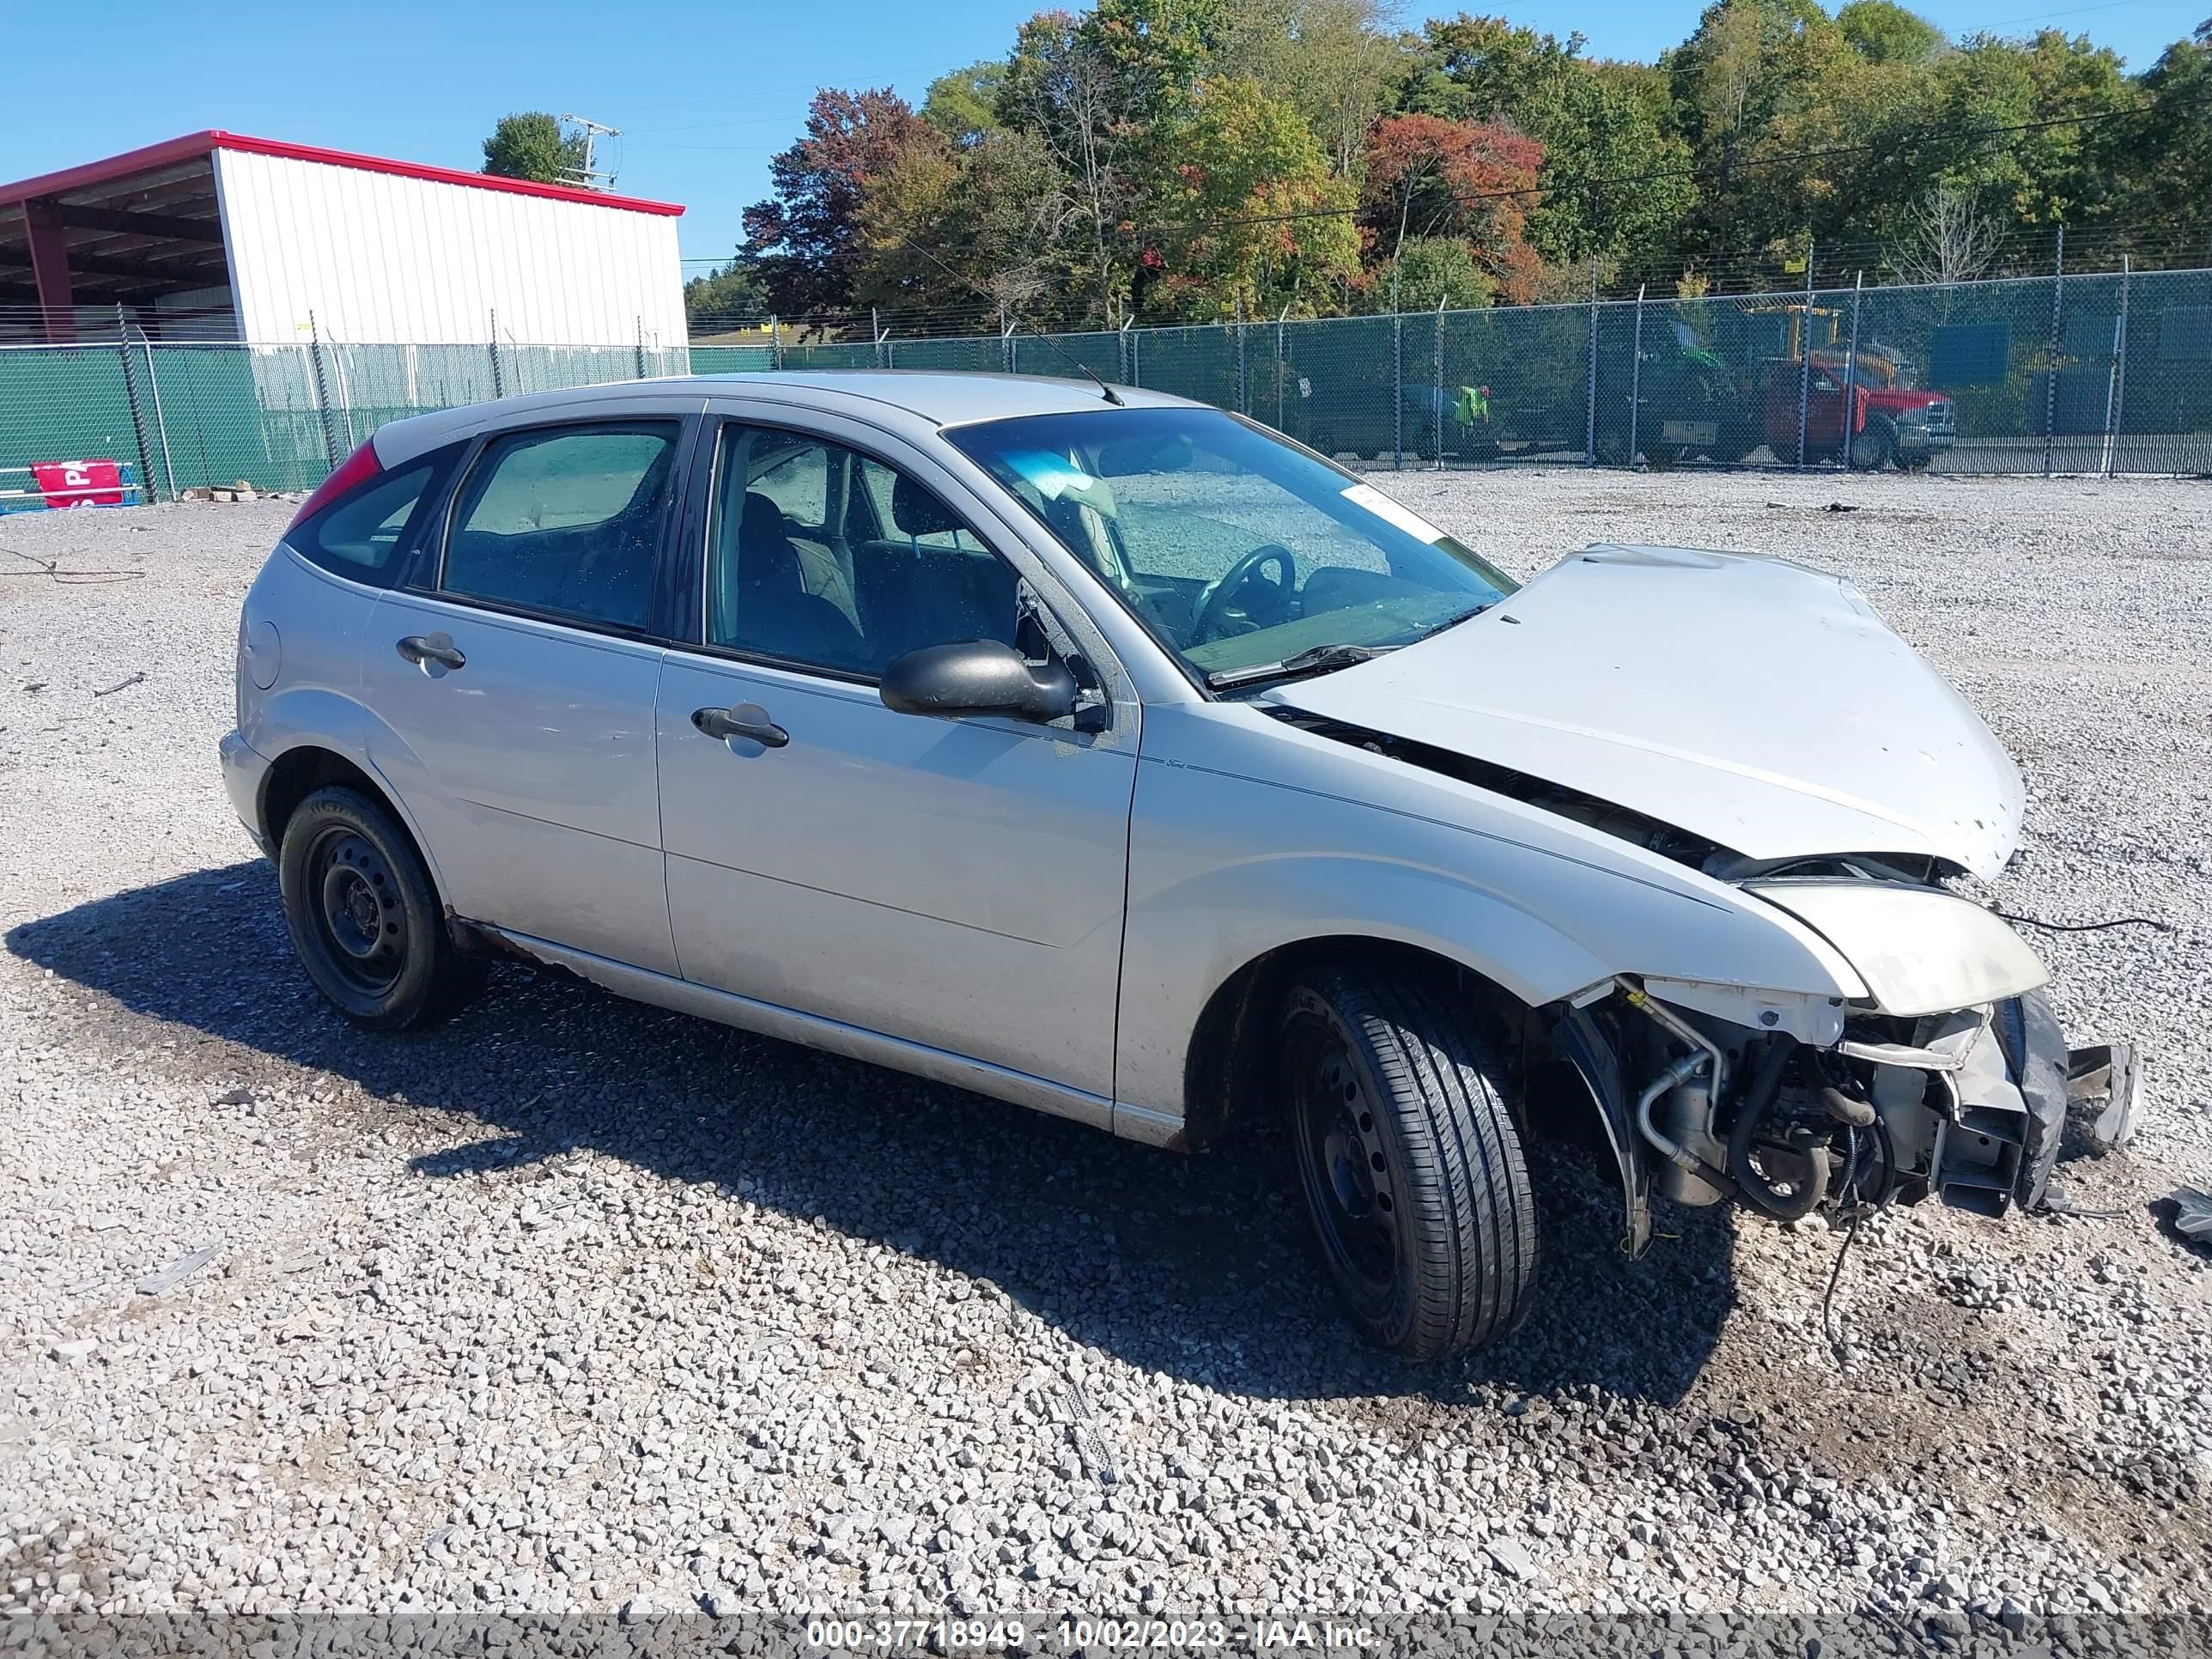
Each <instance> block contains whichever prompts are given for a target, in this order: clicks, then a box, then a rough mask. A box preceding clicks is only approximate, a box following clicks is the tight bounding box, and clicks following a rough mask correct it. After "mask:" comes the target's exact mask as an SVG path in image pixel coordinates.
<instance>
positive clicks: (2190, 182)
mask: <svg viewBox="0 0 2212 1659" xmlns="http://www.w3.org/2000/svg"><path fill="white" fill-rule="evenodd" d="M2138 92H2139V97H2140V101H2141V103H2142V105H2143V106H2145V112H2144V113H2143V114H2141V115H2136V116H2127V117H2123V118H2119V119H2117V120H2112V121H2107V122H2104V123H2101V124H2100V125H2099V127H2098V130H2097V131H2096V134H2095V135H2094V137H2093V141H2092V148H2093V151H2094V152H2095V155H2096V158H2097V165H2098V166H2099V167H2100V168H2101V169H2102V170H2103V171H2104V173H2105V175H2106V177H2108V178H2111V179H2113V180H2115V181H2116V188H2115V191H2114V196H2115V200H2114V202H2113V216H2114V218H2115V220H2116V222H2118V223H2120V224H2121V225H2124V226H2128V227H2147V226H2153V225H2158V224H2162V223H2172V222H2176V221H2182V222H2193V225H2194V228H2196V230H2197V239H2198V241H2197V245H2198V246H2199V247H2200V248H2201V249H2202V250H2203V258H2205V259H2206V260H2207V261H2208V262H2212V224H2208V223H2207V222H2206V215H2207V210H2208V206H2212V18H2208V19H2207V20H2206V21H2204V22H2203V23H2201V24H2199V25H2198V26H2197V34H2196V38H2195V39H2194V40H2177V41H2175V42H2174V43H2173V44H2172V46H2168V47H2167V48H2166V51H2165V52H2164V53H2163V54H2161V55H2160V58H2159V60H2158V62H2157V63H2156V64H2153V65H2152V66H2151V68H2150V69H2149V70H2148V71H2146V72H2145V74H2144V75H2143V76H2142V82H2141V84H2140V86H2139V88H2138Z"/></svg>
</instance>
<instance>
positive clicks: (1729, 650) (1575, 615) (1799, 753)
mask: <svg viewBox="0 0 2212 1659" xmlns="http://www.w3.org/2000/svg"><path fill="white" fill-rule="evenodd" d="M1271 697H1272V699H1273V700H1276V701H1280V702H1286V703H1289V704H1291V705H1293V706H1295V707H1297V708H1302V709H1304V710H1306V711H1308V712H1309V713H1311V714H1317V715H1320V716H1322V718H1324V719H1327V720H1342V721H1346V722H1348V723H1350V724H1352V725H1354V726H1365V727H1367V728H1369V729H1370V730H1373V731H1377V732H1386V733H1388V734H1389V735H1390V736H1393V737H1398V738H1406V739H1407V740H1409V741H1412V742H1415V743H1421V744H1429V745H1431V747H1434V748H1438V749H1443V750H1451V751H1454V752H1455V753H1458V754H1462V755H1467V756H1470V757H1474V758H1476V759H1479V760H1484V761H1488V762H1491V763H1493V764H1495V765H1498V766H1504V767H1510V768H1511V769H1513V770H1515V771H1516V772H1523V773H1526V774H1528V775H1530V776H1531V777H1535V778H1541V779H1543V780H1545V781H1547V782H1551V783H1556V784H1561V785H1564V786H1565V787H1569V788H1572V789H1577V790H1580V791H1582V792H1583V793H1585V794H1589V795H1594V796H1596V797H1598V798H1599V799H1603V800H1607V801H1610V802H1613V804H1615V805H1620V806H1625V807H1628V808H1630V809H1631V810H1632V811H1638V812H1641V813H1643V814H1644V816H1646V817H1652V818H1656V819H1658V820H1660V821H1661V822H1662V823H1671V824H1674V825H1675V826H1676V827H1678V828H1680V829H1687V830H1689V831H1691V832H1692V833H1693V834H1696V835H1699V836H1704V837H1705V838H1706V839H1707V840H1709V841H1713V842H1718V843H1720V844H1721V845H1722V846H1723V847H1729V848H1734V849H1735V851H1737V852H1740V853H1743V854H1747V855H1748V856H1750V857H1752V858H1754V859H1778V858H1794V857H1802V856H1813V855H1818V854H1841V853H1900V854H1933V855H1934V856H1936V857H1937V858H1941V859H1947V860H1951V861H1953V862H1954V863H1957V864H1960V865H1962V866H1965V867H1966V869H1968V870H1971V871H1972V872H1974V873H1975V874H1976V875H1978V876H1981V877H1984V878H1990V877H1994V876H1995V875H1996V873H1997V872H1999V871H2000V870H2002V868H2003V867H2004V863H2005V860H2007V859H2008V857H2010V856H2011V854H2012V849H2013V848H2014V847H2015V844H2016V843H2017V842H2018V840H2019V836H2020V821H2021V781H2020V773H2019V771H2018V769H2016V768H2015V766H2014V765H2013V763H2012V761H2011V758H2010V757H2008V756H2007V755H2006V753H2005V752H2004V750H2003V749H2002V747H2000V746H1999V744H1998V743H1997V740H1996V737H1995V736H1994V735H1993V734H1992V733H1991V732H1990V729H1989V727H1988V726H1985V725H1984V724H1983V723H1982V720H1981V717H1980V716H1979V715H1978V714H1975V712H1974V711H1973V709H1972V708H1970V707H1968V706H1967V704H1966V700H1965V699H1964V698H1962V697H1961V696H1959V694H1958V693H1957V692H1956V691H1954V690H1952V689H1951V687H1950V685H1949V684H1948V683H1947V682H1946V681H1945V680H1943V678H1942V677H1941V676H1939V675H1938V674H1937V673H1936V671H1935V670H1934V669H1933V668H1931V667H1930V666H1929V665H1928V664H1927V662H1926V661H1925V660H1923V659H1922V658H1921V657H1920V656H1919V654H1918V653H1916V652H1915V651H1913V649H1912V648H1911V647H1910V646H1908V645H1906V644H1905V641H1903V640H1901V639H1899V638H1898V636H1897V635H1895V634H1893V633H1892V632H1891V631H1890V630H1889V629H1888V628H1887V626H1886V625H1885V624H1884V623H1883V622H1882V620H1881V617H1878V616H1876V615H1875V612H1874V609H1873V607H1872V606H1870V605H1868V604H1867V602H1866V600H1865V599H1863V598H1862V597H1861V596H1860V594H1859V592H1858V591H1857V589H1856V588H1854V587H1852V586H1850V583H1848V582H1846V581H1844V580H1842V579H1841V578H1839V577H1836V576H1832V575H1826V574H1822V573H1820V572H1818V571H1814V570H1808V569H1806V568H1803V567H1802V566H1800V565H1794V564H1790V563H1788V562H1784V561H1782V560H1779V559H1771V558H1765V557H1762V556H1755V555H1746V554H1738V553H1709V552H1703V551H1699V550H1692V549H1687V548H1664V547H1615V546H1597V547H1592V548H1589V549H1587V550H1584V551H1583V552H1581V553H1578V554H1576V555H1573V556H1571V557H1569V558H1567V559H1565V560H1563V561H1561V562H1559V564H1557V565H1555V566H1553V568H1551V569H1550V570H1548V571H1547V572H1545V573H1544V574H1542V575H1541V576H1539V577H1538V578H1536V580H1534V581H1532V582H1530V583H1529V584H1528V586H1526V587H1524V588H1522V590H1521V591H1520V592H1517V593H1516V594H1514V595H1513V596H1512V597H1511V598H1510V599H1507V600H1506V601H1505V602H1504V603H1503V604H1502V605H1498V606H1497V607H1495V608H1494V609H1492V610H1491V611H1486V612H1485V613H1484V614H1483V615H1482V616H1480V617H1476V618H1475V619H1474V621H1472V622H1468V623H1462V624H1461V625H1460V626H1459V627H1457V628H1454V629H1449V630H1448V631H1447V632H1445V633H1443V634H1439V635H1437V636H1436V637H1435V638H1433V639H1430V640H1424V641H1421V642H1420V643H1419V644H1416V645H1410V646H1407V647H1404V648H1403V649H1401V650H1398V651H1394V652H1392V653H1389V655H1388V656H1384V657H1378V658H1376V659H1375V660H1374V661H1372V662H1367V663H1362V664H1359V665H1357V666H1355V667H1352V668H1346V669H1341V670H1340V671H1337V672H1334V673H1331V674H1323V675H1320V676H1317V677H1316V678H1312V679H1309V680H1303V681H1296V682H1293V683H1291V684H1288V685H1285V686H1282V687H1280V688H1279V689H1278V690H1276V691H1274V692H1273V693H1272V694H1271Z"/></svg>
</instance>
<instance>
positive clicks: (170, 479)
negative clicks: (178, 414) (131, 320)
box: [138, 328, 177, 501]
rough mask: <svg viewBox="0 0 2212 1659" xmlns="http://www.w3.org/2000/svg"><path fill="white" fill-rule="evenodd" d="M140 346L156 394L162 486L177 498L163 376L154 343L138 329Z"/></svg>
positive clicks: (142, 330)
mask: <svg viewBox="0 0 2212 1659" xmlns="http://www.w3.org/2000/svg"><path fill="white" fill-rule="evenodd" d="M138 344H139V348H140V349H142V350H143V351H144V352H145V354H146V386H147V389H148V390H149V391H150V392H152V393H153V394H154V430H155V433H156V434H157V435H159V437H160V438H161V486H162V488H163V489H167V491H168V492H169V499H170V500H171V501H174V500H176V498H177V464H176V462H174V461H173V460H172V459H169V417H168V416H167V415H165V414H163V413H162V412H161V376H160V375H159V374H155V372H154V343H153V342H152V341H151V340H149V339H148V338H147V337H146V331H145V330H144V329H143V328H142V329H140V330H139V331H138Z"/></svg>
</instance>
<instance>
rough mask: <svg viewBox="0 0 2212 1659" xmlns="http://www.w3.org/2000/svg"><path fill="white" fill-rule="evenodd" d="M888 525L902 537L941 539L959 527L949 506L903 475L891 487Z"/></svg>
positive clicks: (958, 521) (958, 522)
mask: <svg viewBox="0 0 2212 1659" xmlns="http://www.w3.org/2000/svg"><path fill="white" fill-rule="evenodd" d="M891 522H892V523H893V524H895V525H896V526H898V532H899V534H900V535H902V536H942V535H945V534H947V533H949V532H952V531H955V530H957V529H959V528H960V520H957V519H956V518H954V517H953V516H952V510H951V508H950V507H946V506H945V503H944V502H943V501H939V500H938V499H937V497H936V496H934V495H931V494H930V493H929V492H928V491H927V489H923V488H922V487H921V485H920V484H918V483H915V481H914V480H913V479H911V478H909V477H907V476H906V474H905V473H903V472H902V473H900V474H899V475H898V482H897V483H894V484H893V485H892V486H891Z"/></svg>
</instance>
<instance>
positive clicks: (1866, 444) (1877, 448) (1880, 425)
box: [1851, 421, 1897, 472]
mask: <svg viewBox="0 0 2212 1659" xmlns="http://www.w3.org/2000/svg"><path fill="white" fill-rule="evenodd" d="M1895 453H1897V435H1896V434H1895V433H1894V432H1893V431H1892V430H1891V429H1890V427H1889V423H1888V422H1887V421H1869V422H1867V423H1866V425H1865V426H1863V427H1862V428H1860V429H1859V431H1858V432H1857V434H1856V435H1854V436H1853V437H1852V439H1851V466H1852V468H1853V470H1855V471H1860V472H1879V471H1881V470H1882V468H1884V467H1885V466H1887V465H1889V460H1890V457H1891V456H1893V455H1894V454H1895Z"/></svg>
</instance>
